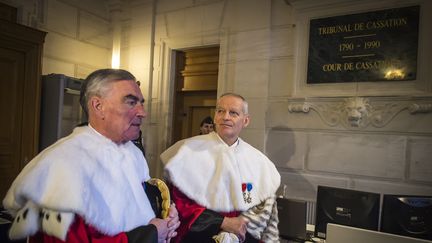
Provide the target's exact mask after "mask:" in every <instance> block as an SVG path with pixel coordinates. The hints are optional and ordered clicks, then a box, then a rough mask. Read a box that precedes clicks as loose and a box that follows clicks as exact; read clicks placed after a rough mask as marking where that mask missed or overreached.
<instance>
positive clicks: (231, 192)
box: [161, 132, 280, 212]
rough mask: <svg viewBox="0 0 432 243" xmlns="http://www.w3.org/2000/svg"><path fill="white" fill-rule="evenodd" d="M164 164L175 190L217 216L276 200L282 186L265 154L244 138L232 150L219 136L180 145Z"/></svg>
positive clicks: (170, 151) (171, 150)
mask: <svg viewBox="0 0 432 243" xmlns="http://www.w3.org/2000/svg"><path fill="white" fill-rule="evenodd" d="M161 160H162V162H163V163H164V164H165V173H166V176H167V177H168V180H169V181H170V182H171V183H173V184H174V186H176V187H177V188H179V189H180V190H181V191H182V192H183V193H184V194H185V195H186V196H187V197H189V198H190V199H192V200H194V201H195V202H197V203H198V204H200V205H202V206H204V207H206V208H208V209H211V210H214V211H217V212H231V211H245V210H247V209H249V208H251V207H253V206H255V205H258V204H260V203H261V202H263V201H264V200H266V199H267V198H270V197H272V196H274V194H275V193H276V190H277V189H278V187H279V184H280V175H279V173H278V171H277V170H276V167H275V166H274V164H273V162H271V161H270V160H269V159H268V158H267V157H266V156H265V155H264V154H263V153H261V152H260V151H258V150H257V149H255V148H254V147H252V146H251V145H249V144H248V143H246V142H245V141H243V140H242V139H240V138H239V139H238V140H237V142H236V143H234V144H233V145H232V146H228V145H227V144H226V143H225V142H224V141H223V140H222V139H221V138H220V137H219V135H217V133H215V132H212V133H210V134H207V135H200V136H195V137H192V138H188V139H185V140H182V141H179V142H177V143H176V144H174V145H173V146H172V147H170V148H168V149H167V150H166V151H165V152H163V153H162V154H161Z"/></svg>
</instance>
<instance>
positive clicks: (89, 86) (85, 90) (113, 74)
mask: <svg viewBox="0 0 432 243" xmlns="http://www.w3.org/2000/svg"><path fill="white" fill-rule="evenodd" d="M120 80H133V81H136V78H135V76H133V75H132V74H131V73H130V72H128V71H126V70H123V69H111V68H106V69H99V70H96V71H94V72H92V73H91V74H89V75H88V76H87V78H86V79H85V80H84V82H83V83H82V85H81V92H80V104H81V107H82V109H83V111H84V113H85V115H86V116H87V117H88V101H89V99H90V97H93V96H100V97H102V96H104V95H105V93H106V92H107V91H108V90H109V87H110V86H109V84H110V83H113V82H115V81H120Z"/></svg>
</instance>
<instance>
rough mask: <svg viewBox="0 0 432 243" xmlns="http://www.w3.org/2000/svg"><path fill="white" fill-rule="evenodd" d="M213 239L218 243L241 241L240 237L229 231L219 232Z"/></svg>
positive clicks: (237, 242)
mask: <svg viewBox="0 0 432 243" xmlns="http://www.w3.org/2000/svg"><path fill="white" fill-rule="evenodd" d="M213 240H215V242H216V243H239V242H240V241H239V238H238V237H237V235H235V234H233V233H228V232H224V231H222V232H220V233H219V234H217V235H215V236H213Z"/></svg>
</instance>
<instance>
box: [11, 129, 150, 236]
mask: <svg viewBox="0 0 432 243" xmlns="http://www.w3.org/2000/svg"><path fill="white" fill-rule="evenodd" d="M149 178H150V177H149V170H148V165H147V162H146V161H145V158H144V156H143V154H142V153H141V151H140V150H139V149H138V148H136V147H135V145H134V144H133V143H132V142H127V143H125V144H121V145H118V144H116V143H114V142H112V141H111V140H110V139H108V138H106V137H104V136H102V135H101V134H99V133H98V132H96V130H94V129H93V128H91V127H89V126H85V127H78V128H75V129H74V131H73V133H72V134H71V135H69V136H67V137H65V138H63V139H60V140H59V141H58V142H56V143H55V144H53V145H52V146H50V147H48V148H47V149H45V150H44V151H43V152H41V153H40V154H39V155H38V156H36V157H35V158H34V159H33V160H32V161H30V163H28V164H27V165H26V166H25V168H24V169H23V171H22V172H21V173H20V174H19V175H18V177H17V178H16V179H15V181H14V182H13V184H12V186H11V188H10V189H9V191H8V193H7V195H6V197H5V199H4V201H3V205H4V206H5V208H6V209H8V210H9V211H10V212H12V214H16V213H17V212H18V211H19V210H20V209H22V208H23V207H24V206H25V205H26V204H28V203H29V202H32V203H34V205H37V206H38V207H39V208H43V209H45V210H46V209H47V210H54V211H58V212H68V213H75V214H78V215H80V216H81V217H82V218H83V219H84V220H85V222H86V223H88V224H90V225H92V226H93V227H95V228H96V229H98V230H99V231H100V232H101V233H104V234H107V235H115V234H118V233H120V232H125V231H130V230H132V229H134V228H136V227H138V226H141V225H147V224H148V222H149V221H150V220H151V219H152V218H154V217H155V214H154V212H153V210H152V208H151V206H150V202H149V200H148V198H147V196H146V193H145V191H144V189H143V187H142V182H144V181H146V180H148V179H149Z"/></svg>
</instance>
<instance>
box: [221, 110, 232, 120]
mask: <svg viewBox="0 0 432 243" xmlns="http://www.w3.org/2000/svg"><path fill="white" fill-rule="evenodd" d="M222 117H223V119H225V120H228V119H230V118H231V116H230V113H229V111H224V113H223V116H222Z"/></svg>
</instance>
